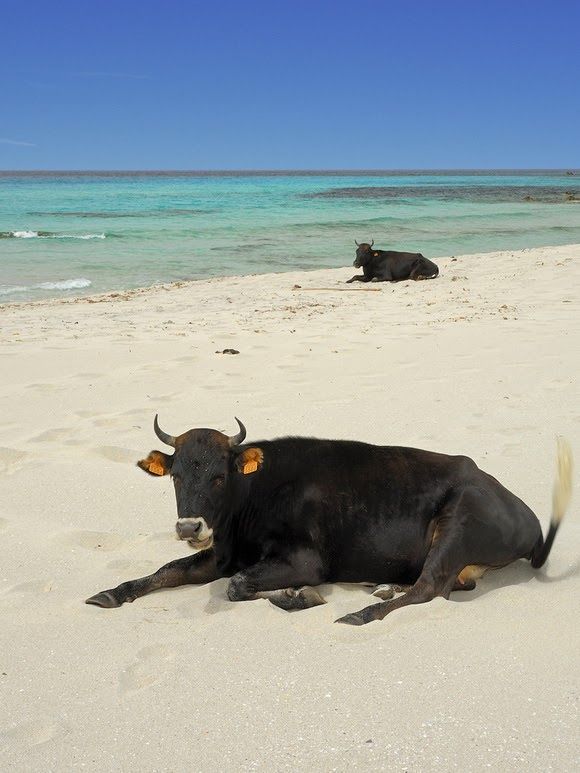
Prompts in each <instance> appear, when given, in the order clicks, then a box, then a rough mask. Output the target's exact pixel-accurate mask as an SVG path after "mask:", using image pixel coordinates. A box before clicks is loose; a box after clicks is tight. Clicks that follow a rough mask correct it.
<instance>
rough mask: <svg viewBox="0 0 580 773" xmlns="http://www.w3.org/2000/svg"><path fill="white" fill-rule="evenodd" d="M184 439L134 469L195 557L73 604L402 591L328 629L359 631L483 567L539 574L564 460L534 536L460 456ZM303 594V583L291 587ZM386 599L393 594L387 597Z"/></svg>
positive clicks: (562, 502) (521, 513)
mask: <svg viewBox="0 0 580 773" xmlns="http://www.w3.org/2000/svg"><path fill="white" fill-rule="evenodd" d="M238 424H239V426H240V431H239V433H238V434H237V435H235V436H234V437H227V436H226V435H223V434H222V433H221V432H218V431H217V430H213V429H192V430H189V431H188V432H185V433H184V434H182V435H179V436H177V437H173V436H171V435H168V434H166V433H165V432H163V431H162V430H161V429H160V428H159V425H158V423H157V417H155V422H154V429H155V432H156V434H157V436H158V437H159V438H160V439H161V440H162V441H163V442H164V443H166V444H167V445H169V446H172V447H173V448H174V449H175V452H174V453H173V454H171V455H170V454H165V453H163V452H161V451H151V453H150V454H149V456H148V457H147V458H146V459H142V460H141V461H140V462H138V465H139V467H141V468H142V469H143V470H145V471H146V472H148V473H150V474H151V475H171V477H172V478H173V483H174V486H175V495H176V498H177V514H178V521H177V524H176V529H177V534H178V536H179V537H180V539H185V540H188V542H190V544H191V545H192V546H193V547H196V548H199V552H197V553H195V554H194V555H191V556H188V557H186V558H180V559H178V560H176V561H172V562H171V563H169V564H166V565H165V566H162V567H161V569H159V570H158V571H156V572H155V573H154V574H151V575H149V576H148V577H142V578H141V579H138V580H130V581H129V582H124V583H122V584H121V585H118V586H117V587H116V588H113V589H111V590H106V591H102V592H101V593H97V594H96V595H95V596H92V597H91V598H89V599H87V603H88V604H95V605H97V606H100V607H118V606H120V605H121V604H123V603H124V602H126V601H134V600H135V599H136V598H138V597H139V596H144V595H145V594H146V593H150V592H151V591H154V590H158V589H160V588H169V587H174V586H177V585H186V584H200V583H208V582H212V581H213V580H216V579H218V578H220V577H229V578H231V579H230V581H229V585H228V591H227V593H228V597H229V598H230V600H231V601H242V600H249V599H256V598H267V599H269V600H270V601H271V602H272V603H273V604H275V605H276V606H278V607H281V608H283V609H305V608H307V607H313V606H316V605H318V604H322V603H324V599H323V598H322V597H321V596H320V595H319V594H318V592H317V591H316V590H314V589H313V588H312V587H311V586H313V585H320V584H321V583H327V582H366V583H410V584H412V587H411V588H410V589H409V590H408V592H407V593H405V594H404V595H403V596H400V597H398V598H395V599H392V600H390V601H386V602H381V603H376V604H374V605H372V606H370V607H367V608H365V609H363V610H361V611H360V612H357V613H354V614H350V615H347V616H346V617H343V618H340V620H339V621H338V622H343V623H349V624H352V625H362V624H363V623H368V622H370V621H372V620H381V619H382V618H383V617H385V615H387V614H388V613H389V612H392V611H393V610H395V609H399V608H400V607H404V606H406V605H407V604H418V603H420V602H424V601H430V600H431V599H433V598H434V597H435V596H443V597H444V598H448V597H449V594H450V593H451V591H452V590H471V589H472V588H474V587H475V581H476V579H477V578H479V577H480V576H481V575H482V574H483V572H484V571H485V570H486V569H487V568H490V567H493V568H496V567H501V566H505V565H506V564H509V563H510V562H511V561H515V560H516V559H518V558H527V559H529V560H530V561H531V562H532V566H534V567H539V566H541V565H542V564H543V563H544V561H545V560H546V558H547V557H548V553H549V552H550V548H551V545H552V541H553V539H554V536H555V534H556V531H557V529H558V525H559V523H560V520H561V518H562V516H563V514H564V511H565V509H566V506H567V504H568V501H569V497H570V490H571V455H570V451H569V449H568V447H567V446H566V445H565V444H564V443H563V442H561V443H560V446H559V453H558V460H559V466H560V471H559V477H558V480H557V483H556V487H555V490H554V506H553V511H552V519H551V522H550V529H549V532H548V535H547V538H546V540H545V541H544V539H543V537H542V530H541V528H540V524H539V522H538V519H537V518H536V516H535V515H534V513H533V512H532V511H531V510H530V508H529V507H527V505H525V504H524V503H523V502H522V501H521V500H520V499H518V497H516V496H515V495H514V494H512V493H510V492H509V491H508V490H507V489H505V488H504V487H503V486H502V485H501V484H500V483H498V481H497V480H496V479H495V478H492V477H491V475H488V474H487V473H485V472H482V471H481V470H480V469H479V468H478V467H477V466H476V465H475V463H474V462H473V461H472V460H471V459H468V458H467V457H465V456H447V455H445V454H436V453H431V452H429V451H419V450H417V449H414V448H401V447H398V446H374V445H368V444H366V443H359V442H354V441H346V440H318V439H316V438H302V437H285V438H280V439H278V440H263V441H259V442H257V443H252V444H251V445H240V444H241V443H242V442H243V440H244V439H245V436H246V430H245V428H244V426H243V424H242V423H241V422H240V421H239V420H238ZM303 586H307V587H303ZM391 595H393V594H392V593H391Z"/></svg>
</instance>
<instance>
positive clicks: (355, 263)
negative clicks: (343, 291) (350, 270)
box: [352, 258, 360, 268]
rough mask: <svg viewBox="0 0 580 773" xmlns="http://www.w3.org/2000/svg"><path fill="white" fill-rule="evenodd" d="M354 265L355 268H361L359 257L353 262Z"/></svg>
mask: <svg viewBox="0 0 580 773" xmlns="http://www.w3.org/2000/svg"><path fill="white" fill-rule="evenodd" d="M352 265H353V266H354V267H355V268H360V263H359V262H358V258H357V259H356V260H354V261H353V264H352Z"/></svg>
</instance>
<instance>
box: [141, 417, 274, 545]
mask: <svg viewBox="0 0 580 773" xmlns="http://www.w3.org/2000/svg"><path fill="white" fill-rule="evenodd" d="M236 421H237V422H238V425H239V428H240V431H239V432H238V433H237V435H232V436H231V437H228V435H224V434H222V433H221V432H218V431H217V430H215V429H190V430H189V431H188V432H184V433H183V435H178V436H176V437H175V436H173V435H168V434H167V433H166V432H163V430H162V429H161V428H160V427H159V424H158V423H157V416H155V420H154V422H153V429H154V430H155V434H156V435H157V437H158V438H159V439H160V440H162V441H163V442H164V443H165V444H166V445H168V446H171V447H172V448H174V449H175V451H174V453H173V454H165V453H163V452H162V451H151V453H150V454H149V456H148V457H147V458H146V459H141V461H139V462H137V466H138V467H140V468H141V469H142V470H145V472H148V473H149V474H150V475H160V476H161V475H171V477H172V479H173V485H174V487H175V497H176V499H177V518H178V520H177V523H176V524H175V529H176V531H177V537H178V539H184V540H187V541H188V542H189V544H190V545H191V546H192V547H194V548H199V549H204V548H208V547H210V546H211V544H212V542H213V533H214V528H215V525H216V521H217V520H219V516H220V514H221V513H222V512H224V509H225V507H226V506H227V502H228V498H231V495H232V492H233V491H235V489H236V488H237V487H236V483H238V482H239V479H240V477H241V476H244V475H251V474H253V473H255V472H257V471H258V470H259V469H260V467H261V466H262V462H263V454H262V451H261V450H260V449H259V448H239V445H240V443H242V442H243V441H244V438H245V437H246V428H245V427H244V425H243V424H242V422H241V421H240V420H239V419H236Z"/></svg>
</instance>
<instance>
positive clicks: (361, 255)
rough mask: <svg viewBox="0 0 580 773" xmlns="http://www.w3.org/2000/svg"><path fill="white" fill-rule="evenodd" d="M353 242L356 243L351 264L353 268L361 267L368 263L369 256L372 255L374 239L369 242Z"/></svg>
mask: <svg viewBox="0 0 580 773" xmlns="http://www.w3.org/2000/svg"><path fill="white" fill-rule="evenodd" d="M354 243H355V244H356V258H355V259H354V263H353V264H352V265H353V266H354V267H355V268H361V267H362V266H364V265H365V264H366V263H368V261H369V258H370V257H371V256H372V254H373V253H372V250H373V245H374V243H375V240H374V239H373V240H372V241H371V243H370V244H368V243H367V242H362V243H361V244H359V243H358V242H357V240H356V239H355V240H354Z"/></svg>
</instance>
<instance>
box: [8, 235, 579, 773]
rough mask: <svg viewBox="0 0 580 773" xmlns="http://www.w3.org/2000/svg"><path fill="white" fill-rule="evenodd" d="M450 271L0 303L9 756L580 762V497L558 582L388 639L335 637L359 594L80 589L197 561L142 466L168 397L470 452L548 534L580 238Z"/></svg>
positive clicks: (467, 767)
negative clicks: (434, 275) (134, 593)
mask: <svg viewBox="0 0 580 773" xmlns="http://www.w3.org/2000/svg"><path fill="white" fill-rule="evenodd" d="M437 263H438V264H439V267H440V271H441V274H440V277H439V278H438V279H436V280H434V281H427V282H417V283H401V284H397V285H390V284H382V285H360V286H353V285H345V284H344V281H345V280H346V279H348V278H349V277H350V276H352V275H353V273H355V270H354V269H353V268H351V267H348V268H341V269H336V270H322V271H312V272H292V273H283V274H272V275H256V276H246V277H225V278H219V279H210V280H206V281H195V282H190V283H175V284H173V285H164V286H159V287H155V288H146V289H140V290H130V291H124V292H119V293H114V294H108V295H106V296H85V297H80V298H77V299H66V300H62V299H59V300H55V301H35V302H29V303H10V304H5V305H3V306H1V307H0V319H1V327H0V353H1V362H2V378H1V379H0V385H1V386H0V401H1V402H0V416H1V419H0V422H1V424H2V435H1V438H0V472H2V475H1V477H0V501H2V504H3V506H2V512H1V513H0V544H1V545H2V555H3V562H2V564H3V566H2V570H1V572H0V614H1V619H2V626H1V627H0V674H1V675H0V767H1V768H2V770H11V771H12V770H14V771H21V770H34V769H43V770H50V771H63V770H76V769H83V770H94V771H101V770H110V771H133V770H135V771H136V770H141V771H142V770H146V771H185V770H188V771H189V770H199V771H213V770H216V771H217V770H226V771H240V770H263V771H282V770H290V771H312V770H316V771H319V770H320V771H331V770H337V771H346V770H348V769H354V770H388V771H427V770H438V771H447V770H456V769H457V770H459V769H462V770H463V771H483V770H487V769H488V768H489V767H490V766H491V767H492V768H495V769H499V770H522V771H523V770H526V771H529V770H537V771H547V770H554V771H562V770H572V769H573V768H574V767H577V765H578V743H577V737H576V736H577V727H578V716H577V710H578V693H579V687H580V685H579V683H578V668H577V662H578V647H579V644H580V630H579V627H578V622H577V621H578V594H579V592H580V521H579V519H578V514H577V494H576V496H575V498H574V499H573V502H572V506H571V508H570V511H569V513H568V516H567V518H566V519H565V521H564V522H563V525H562V528H561V530H560V532H559V534H558V537H557V539H556V542H555V545H554V548H553V551H552V553H551V556H550V559H549V562H548V564H547V566H546V567H545V568H544V569H543V570H541V571H539V572H534V571H533V570H531V568H530V567H529V565H528V564H527V563H521V564H518V565H512V566H511V567H509V568H507V569H504V570H502V571H501V572H497V573H490V574H489V575H486V577H484V579H483V580H482V581H481V583H480V585H479V587H478V589H477V590H476V591H474V592H473V593H465V594H453V595H452V597H451V600H450V601H447V602H446V601H443V600H436V601H435V602H432V603H431V604H429V605H422V606H419V607H416V608H408V609H405V610H401V611H400V612H396V613H394V614H393V615H392V616H390V617H389V618H387V619H386V620H385V621H384V622H381V623H374V624H371V625H369V626H366V627H364V628H352V629H351V628H347V627H345V626H335V625H333V624H332V621H333V620H334V619H335V618H336V617H338V616H339V615H342V614H346V613H347V612H349V611H355V610H357V609H359V608H361V607H362V606H364V605H365V604H366V603H367V602H368V589H367V590H365V589H364V588H362V587H348V586H340V587H339V586H333V587H325V588H324V593H325V595H326V597H327V599H328V603H327V604H326V605H325V606H324V607H319V608H315V609H311V610H307V611H304V612H299V613H293V614H288V613H284V612H282V611H281V610H279V609H276V608H274V607H272V606H271V605H270V604H268V602H266V601H256V602H248V603H242V604H237V605H236V604H232V603H230V602H228V601H227V599H226V597H225V593H224V591H225V583H224V582H223V581H218V582H216V583H213V584H212V585H210V586H207V587H201V588H181V589H176V590H171V591H166V592H163V593H157V594H152V595H151V596H149V597H146V598H143V599H140V600H139V601H137V602H135V604H132V605H125V606H124V607H122V608H121V609H118V610H101V609H97V608H95V607H89V606H86V605H84V604H83V603H82V601H83V599H84V598H85V597H87V596H89V595H91V594H92V593H95V592H96V591H98V590H101V589H103V588H108V587H111V586H112V585H115V584H117V583H119V582H122V581H123V580H124V579H129V578H133V577H137V576H139V575H142V574H146V573H149V572H150V571H152V570H154V569H156V568H158V567H159V566H160V565H161V564H162V563H164V562H166V561H169V560H171V559H173V558H177V557H179V556H181V555H185V554H186V553H187V551H188V548H187V546H185V545H183V544H180V543H178V542H176V541H175V539H174V537H173V524H174V521H175V506H174V500H173V493H172V491H171V489H170V485H169V484H168V482H167V481H163V480H160V481H157V480H152V479H149V478H148V477H147V476H145V475H143V473H142V472H140V471H139V470H138V469H137V468H136V467H135V466H134V462H135V460H136V459H138V458H140V456H141V455H142V454H143V452H147V451H149V450H150V449H151V448H155V447H157V446H158V442H157V441H156V439H155V438H154V435H153V431H152V420H153V416H154V414H155V413H156V412H159V414H160V418H161V421H162V424H163V426H164V428H165V429H167V431H170V432H176V433H177V432H181V431H183V430H185V429H186V428H189V427H192V426H209V427H216V428H218V429H222V430H225V431H228V432H232V431H234V430H235V422H234V415H237V416H239V417H240V418H241V419H242V421H243V422H244V423H245V424H246V426H247V428H248V439H249V440H252V439H258V438H263V437H266V438H270V437H276V436H279V435H284V434H309V435H310V434H311V435H316V436H320V437H337V438H339V437H344V438H355V439H360V440H365V441H369V442H377V443H391V444H401V445H410V446H417V447H424V448H429V449H432V450H437V451H443V452H449V453H465V454H468V455H470V456H472V457H473V458H474V459H475V461H476V462H477V463H478V464H479V465H480V466H481V467H482V468H483V469H485V470H487V471H488V472H490V473H491V474H493V475H495V476H497V477H498V478H499V479H500V480H501V481H502V482H503V483H504V484H505V485H506V486H507V487H508V488H510V489H511V490H512V491H514V492H515V493H516V494H518V495H519V496H521V497H522V498H523V499H524V500H525V501H526V502H527V503H528V504H529V505H530V506H531V507H532V508H533V509H534V510H535V511H536V513H537V514H538V517H539V518H540V520H541V522H542V525H543V527H544V531H545V530H546V528H547V523H548V520H549V510H550V501H551V487H552V480H553V475H554V462H555V435H557V434H563V435H565V436H566V437H567V438H568V439H569V441H570V443H571V445H572V448H573V450H574V451H575V452H576V457H577V460H578V459H580V413H579V411H578V405H579V404H580V390H579V387H578V372H579V357H578V352H579V351H580V309H579V297H578V287H580V245H569V246H565V247H544V248H537V249H530V250H524V251H520V252H511V251H510V252H503V253H490V254H487V255H478V256H457V258H456V259H454V260H453V259H451V258H445V259H438V260H437ZM296 285H299V286H300V287H295V286H296ZM228 348H231V349H236V350H238V351H239V354H238V355H227V354H225V355H224V354H218V353H217V352H221V351H223V350H224V349H228ZM577 466H578V462H577ZM576 483H577V475H576Z"/></svg>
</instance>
